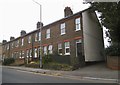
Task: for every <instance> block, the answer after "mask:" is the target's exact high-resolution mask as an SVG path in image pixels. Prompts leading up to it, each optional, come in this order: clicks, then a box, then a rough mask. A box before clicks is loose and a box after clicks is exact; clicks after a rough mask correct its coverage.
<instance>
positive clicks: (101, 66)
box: [5, 63, 120, 84]
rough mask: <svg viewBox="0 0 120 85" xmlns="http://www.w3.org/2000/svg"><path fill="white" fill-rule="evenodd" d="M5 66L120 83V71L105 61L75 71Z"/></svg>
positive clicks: (44, 73) (60, 75)
mask: <svg viewBox="0 0 120 85" xmlns="http://www.w3.org/2000/svg"><path fill="white" fill-rule="evenodd" d="M5 67H8V68H11V69H17V70H22V71H28V72H34V73H40V74H43V75H51V76H58V77H64V78H72V79H84V80H96V81H98V82H99V81H107V82H109V83H118V84H120V82H119V77H118V76H119V73H120V71H117V70H111V69H109V68H107V66H106V64H105V63H96V64H93V65H87V66H85V67H83V68H79V69H77V70H74V71H56V70H46V69H38V68H28V67H15V66H5Z"/></svg>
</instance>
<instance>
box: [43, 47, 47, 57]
mask: <svg viewBox="0 0 120 85" xmlns="http://www.w3.org/2000/svg"><path fill="white" fill-rule="evenodd" d="M43 50H44V55H47V46H44V49H43Z"/></svg>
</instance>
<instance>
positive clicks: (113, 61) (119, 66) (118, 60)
mask: <svg viewBox="0 0 120 85" xmlns="http://www.w3.org/2000/svg"><path fill="white" fill-rule="evenodd" d="M107 66H108V67H109V68H111V69H113V70H120V56H119V57H118V56H107Z"/></svg>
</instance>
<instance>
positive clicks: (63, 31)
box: [60, 23, 65, 35]
mask: <svg viewBox="0 0 120 85" xmlns="http://www.w3.org/2000/svg"><path fill="white" fill-rule="evenodd" d="M60 30H61V35H63V34H65V23H62V24H61V25H60Z"/></svg>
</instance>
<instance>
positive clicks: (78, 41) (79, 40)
mask: <svg viewBox="0 0 120 85" xmlns="http://www.w3.org/2000/svg"><path fill="white" fill-rule="evenodd" d="M77 43H82V40H81V39H78V40H76V57H78V55H77Z"/></svg>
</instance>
